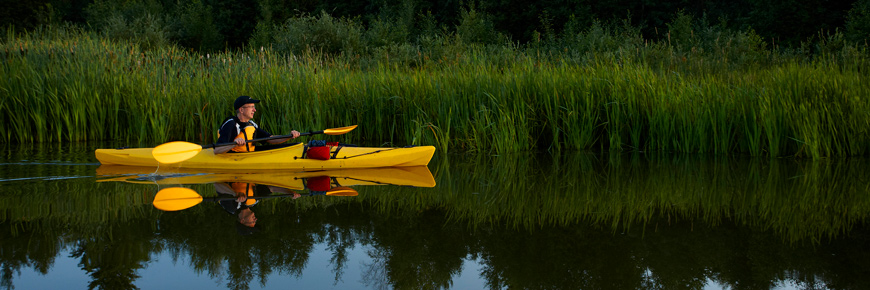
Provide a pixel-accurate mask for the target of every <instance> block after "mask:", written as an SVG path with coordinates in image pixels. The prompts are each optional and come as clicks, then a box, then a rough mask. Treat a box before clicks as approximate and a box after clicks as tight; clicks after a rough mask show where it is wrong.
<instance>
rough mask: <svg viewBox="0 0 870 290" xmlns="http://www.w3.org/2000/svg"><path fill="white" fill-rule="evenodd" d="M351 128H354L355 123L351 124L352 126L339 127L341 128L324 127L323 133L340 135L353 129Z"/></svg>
mask: <svg viewBox="0 0 870 290" xmlns="http://www.w3.org/2000/svg"><path fill="white" fill-rule="evenodd" d="M353 129H356V125H353V126H347V127H341V128H332V129H326V130H323V134H326V135H341V134H344V133H347V132H350V131H351V130H353Z"/></svg>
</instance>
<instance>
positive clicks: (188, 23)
mask: <svg viewBox="0 0 870 290" xmlns="http://www.w3.org/2000/svg"><path fill="white" fill-rule="evenodd" d="M3 2H4V3H3V4H4V5H3V6H4V11H2V12H0V25H4V26H6V25H14V26H15V27H16V28H17V29H19V30H32V29H34V28H36V27H38V26H39V25H43V24H52V23H55V24H56V23H61V22H67V23H74V24H76V25H82V26H86V27H88V28H89V29H91V30H94V31H100V32H103V33H105V34H106V35H109V36H113V37H118V38H125V37H134V35H131V34H138V35H136V36H135V37H145V36H147V37H153V38H156V39H152V40H154V41H170V42H175V43H178V44H179V45H181V46H183V47H186V48H193V49H197V50H203V51H205V52H209V51H211V52H213V51H217V50H223V49H224V48H232V49H236V48H241V47H243V46H244V45H245V44H247V42H248V41H249V39H250V38H251V37H252V36H253V35H257V34H260V35H262V33H263V32H264V31H263V30H264V29H265V30H268V29H270V28H271V27H274V26H281V25H284V24H286V23H287V22H288V21H293V19H295V18H300V17H305V16H312V15H313V16H317V15H321V13H327V14H330V15H332V16H333V17H336V18H341V19H348V20H349V21H352V22H353V23H355V24H357V25H361V26H363V27H367V28H377V29H378V30H380V32H388V34H390V35H389V39H384V40H388V41H398V42H399V43H403V42H417V41H419V40H420V38H421V37H425V36H428V35H431V34H432V33H433V32H439V31H442V30H454V29H455V28H456V26H461V25H462V22H463V21H466V19H464V18H465V16H464V15H463V11H467V10H476V11H478V12H479V13H480V15H481V16H483V19H485V20H486V22H487V23H488V25H489V26H490V28H492V29H491V31H489V33H492V34H500V35H502V36H505V37H507V38H509V39H511V40H512V41H516V42H519V43H528V42H532V41H535V40H538V39H540V38H542V37H544V38H546V37H552V36H555V35H558V34H560V33H562V32H565V31H570V30H572V29H576V28H577V27H588V26H589V25H591V24H592V23H593V22H595V21H601V22H605V23H609V22H614V21H620V20H627V21H628V22H629V24H630V25H631V26H633V27H637V28H638V29H639V30H640V32H641V33H642V35H643V37H644V38H645V39H652V40H656V41H659V40H662V39H665V38H667V34H666V31H667V28H668V23H672V22H673V20H674V19H675V18H676V13H677V12H679V11H682V12H683V13H685V14H687V15H690V16H692V17H693V18H696V19H707V20H708V21H709V22H711V23H720V22H721V23H723V24H724V25H725V26H726V27H727V28H728V29H732V30H740V31H748V30H750V29H752V30H754V31H756V32H757V33H758V35H759V36H761V37H762V38H763V39H764V40H765V41H766V42H768V43H771V44H777V45H779V44H783V45H786V46H791V47H797V46H799V45H800V44H801V43H802V42H805V41H807V40H808V39H812V38H817V37H818V34H819V32H821V31H828V32H833V31H835V30H839V31H841V32H845V33H846V35H847V37H848V38H849V39H850V40H851V41H853V42H863V41H866V40H867V36H868V33H870V21H868V17H870V13H868V9H870V1H867V0H857V1H856V0H849V1H833V2H831V1H820V0H803V1H796V0H788V1H773V2H771V1H757V0H734V1H725V0H713V1H682V0H681V1H673V0H671V1H638V0H604V1H590V0H580V1H552V0H551V1H521V0H477V1H434V0H380V1H340V0H322V1H289V0H182V1H178V0H125V1H108V0H33V1H3ZM380 36H385V35H383V34H381V35H380ZM158 39H159V40H158Z"/></svg>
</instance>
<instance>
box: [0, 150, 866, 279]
mask: <svg viewBox="0 0 870 290" xmlns="http://www.w3.org/2000/svg"><path fill="white" fill-rule="evenodd" d="M113 145H114V144H75V145H71V146H59V145H55V146H45V145H35V146H5V145H0V149H2V150H0V163H2V164H3V166H2V169H0V264H2V267H0V268H2V280H0V286H2V287H4V288H7V289H8V288H13V287H14V288H15V289H60V288H63V289H87V288H105V289H126V288H140V289H164V288H172V289H181V288H190V289H194V288H196V289H200V288H219V289H220V288H231V289H261V288H266V289H279V288H280V289H286V288H296V289H439V288H440V289H526V288H533V289H870V278H868V277H870V231H868V225H867V222H866V221H867V220H868V219H867V218H868V216H870V170H868V169H870V168H868V165H870V163H868V160H866V159H857V158H853V159H843V160H823V161H801V160H791V159H774V160H770V159H767V158H761V159H753V158H742V157H733V156H732V157H711V156H686V155H680V156H661V155H652V156H651V155H637V154H624V155H596V154H562V155H516V156H463V155H450V156H444V155H438V156H436V159H435V160H433V162H432V163H431V164H430V165H429V167H428V170H425V168H424V170H423V171H419V170H417V171H408V172H396V171H392V172H387V171H381V172H374V171H364V172H330V173H328V174H323V175H317V174H302V173H296V172H277V173H276V172H271V173H270V172H264V173H256V174H254V173H252V174H241V175H240V174H232V173H215V172H184V171H180V170H170V169H166V168H164V169H161V170H160V171H157V172H156V173H155V170H154V169H142V168H138V169H137V168H127V169H123V168H121V169H119V168H107V167H100V165H99V163H97V161H96V159H95V158H94V156H93V150H94V149H96V148H98V147H115V146H113ZM427 174H431V176H432V178H433V179H434V181H435V183H436V184H437V185H435V186H430V185H426V182H425V177H426V175H427ZM421 178H422V179H421ZM421 180H422V181H421ZM377 182H380V183H377ZM395 184H398V185H395ZM340 186H346V187H340ZM235 193H241V194H240V195H239V196H245V197H244V198H242V199H244V203H250V204H252V205H250V206H248V205H245V206H242V205H239V204H238V203H237V202H236V200H237V199H239V196H236V195H233V194H235ZM167 194H172V195H167ZM181 194H192V196H185V197H183V198H182V197H181V196H182V195H181ZM248 195H249V196H248ZM166 196H175V197H179V198H177V199H166ZM198 196H202V197H204V199H203V200H201V201H200V200H198V199H196V198H197V197H198ZM218 198H223V199H220V200H218ZM161 202H163V203H161ZM164 205H168V206H174V207H175V209H174V211H163V210H160V209H158V208H157V207H161V206H164ZM246 207H248V210H246V211H245V208H246ZM240 211H245V212H246V213H245V214H249V213H253V214H254V217H256V222H255V225H254V227H253V228H251V227H246V226H244V225H242V224H241V223H240V222H239V217H240ZM231 212H232V213H231Z"/></svg>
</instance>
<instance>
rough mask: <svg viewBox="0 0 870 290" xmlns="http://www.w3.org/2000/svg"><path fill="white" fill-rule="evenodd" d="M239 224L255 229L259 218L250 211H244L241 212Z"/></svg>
mask: <svg viewBox="0 0 870 290" xmlns="http://www.w3.org/2000/svg"><path fill="white" fill-rule="evenodd" d="M239 222H240V223H241V224H243V225H245V226H247V227H254V226H255V225H256V224H257V217H256V216H254V212H253V211H251V210H250V209H244V210H243V211H242V212H239Z"/></svg>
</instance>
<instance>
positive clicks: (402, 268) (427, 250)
mask: <svg viewBox="0 0 870 290" xmlns="http://www.w3.org/2000/svg"><path fill="white" fill-rule="evenodd" d="M471 241H472V240H471V236H470V233H469V232H468V231H466V230H465V229H464V227H459V226H451V225H445V224H444V216H443V214H442V213H441V212H437V211H427V212H423V213H421V214H420V215H419V216H417V217H415V218H410V219H409V218H404V217H393V218H375V219H374V222H373V227H372V232H371V237H370V240H369V243H371V246H372V247H374V250H372V251H369V255H370V256H371V257H372V259H373V260H374V262H373V263H371V264H369V265H367V269H366V270H365V271H366V273H367V274H369V275H373V276H370V277H366V278H365V279H366V280H367V281H365V282H366V283H367V285H369V286H372V287H377V288H381V287H383V286H384V285H383V282H386V281H389V284H390V285H391V286H392V287H393V288H394V289H447V288H450V286H451V282H452V278H453V276H454V275H456V274H458V273H459V272H460V271H461V270H462V259H464V258H465V257H466V256H468V254H469V253H470V245H473V244H474V243H473V242H471ZM380 275H383V276H380Z"/></svg>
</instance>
